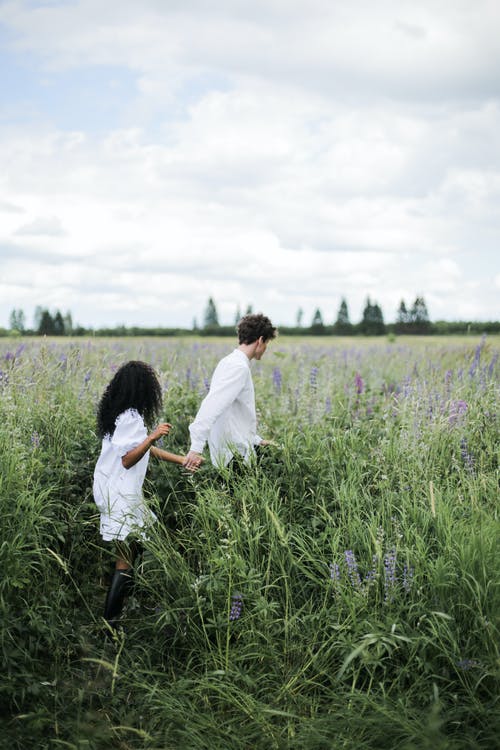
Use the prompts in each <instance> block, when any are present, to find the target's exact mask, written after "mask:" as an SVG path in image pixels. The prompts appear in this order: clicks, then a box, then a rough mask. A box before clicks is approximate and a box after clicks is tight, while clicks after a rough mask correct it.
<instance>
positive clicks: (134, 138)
mask: <svg viewBox="0 0 500 750" xmlns="http://www.w3.org/2000/svg"><path fill="white" fill-rule="evenodd" d="M499 23H500V5H499V3H498V0H454V2H449V1H448V0H418V2H417V1H416V0H414V1H412V2H408V0H377V1H376V2H374V0H252V2H248V1H245V2H243V0H214V1H213V2H208V0H141V2H140V3H139V2H136V0H119V2H118V0H106V2H102V0H66V1H62V0H29V1H28V0H7V1H6V2H5V1H2V0H0V71H1V75H0V326H4V327H8V325H9V317H10V313H11V311H12V310H13V309H23V310H24V311H25V315H26V322H27V325H32V321H33V313H34V310H35V307H36V306H37V305H40V306H42V307H46V308H48V309H49V310H51V311H55V310H57V309H59V310H61V312H62V313H63V314H65V313H66V312H67V311H70V312H71V314H72V317H73V321H74V322H75V323H79V324H80V325H83V326H85V327H100V326H115V325H120V324H125V325H139V326H157V325H159V326H165V327H169V326H181V327H191V325H192V324H193V321H194V320H196V322H197V323H198V325H202V324H203V316H204V311H205V309H206V304H207V300H208V298H209V297H210V296H211V297H213V299H214V301H215V304H216V307H217V311H218V316H219V322H220V323H221V324H225V325H232V324H233V323H234V320H235V316H236V314H237V311H238V310H240V311H241V312H244V311H245V310H246V309H247V307H248V306H249V305H251V306H252V308H253V310H254V312H258V311H262V312H264V313H266V314H267V315H269V316H270V317H271V319H272V320H273V323H276V324H278V325H280V324H281V325H294V324H295V322H296V320H297V312H298V310H299V309H301V310H302V311H303V318H302V322H303V324H304V325H308V324H309V323H310V322H311V320H312V317H313V315H314V312H315V310H316V308H319V309H320V311H321V313H322V317H323V320H324V322H325V323H333V322H334V321H335V319H336V317H337V313H338V309H339V306H340V303H341V300H342V298H345V300H346V301H347V305H348V310H349V315H350V319H351V322H353V323H356V322H358V321H359V320H360V318H361V315H362V311H363V308H364V306H365V303H366V300H367V298H368V297H369V298H370V300H371V301H372V302H374V301H375V302H378V304H379V305H380V306H381V308H382V311H383V314H384V319H385V320H386V322H392V321H393V320H394V319H395V317H396V314H397V309H398V307H399V304H400V301H401V300H402V299H403V300H404V301H405V303H406V306H407V307H410V306H411V305H412V303H413V302H414V300H415V298H416V296H423V297H424V299H425V302H426V304H427V308H428V311H429V315H430V318H431V319H432V320H471V321H472V320H498V319H500V304H499V300H500V261H499V257H500V253H499V245H500V242H499V240H500V211H499V208H500V45H499V44H498V29H499Z"/></svg>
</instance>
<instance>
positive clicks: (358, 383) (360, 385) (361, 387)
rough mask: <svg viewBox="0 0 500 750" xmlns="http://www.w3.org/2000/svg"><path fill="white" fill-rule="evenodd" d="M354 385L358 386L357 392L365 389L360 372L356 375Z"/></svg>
mask: <svg viewBox="0 0 500 750" xmlns="http://www.w3.org/2000/svg"><path fill="white" fill-rule="evenodd" d="M354 385H355V387H356V393H363V391H364V390H365V383H364V380H363V378H362V377H361V375H360V374H359V372H357V373H356V375H355V376H354Z"/></svg>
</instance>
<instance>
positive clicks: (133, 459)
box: [122, 422, 172, 469]
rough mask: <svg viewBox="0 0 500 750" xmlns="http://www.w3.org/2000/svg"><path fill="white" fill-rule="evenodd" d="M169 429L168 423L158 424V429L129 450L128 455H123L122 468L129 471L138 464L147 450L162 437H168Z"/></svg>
mask: <svg viewBox="0 0 500 750" xmlns="http://www.w3.org/2000/svg"><path fill="white" fill-rule="evenodd" d="M171 428H172V425H171V424H168V422H163V423H162V424H159V425H158V427H157V428H156V429H155V430H153V432H152V433H151V434H150V435H148V436H147V438H146V439H145V440H143V442H142V443H139V445H136V446H135V448H132V450H129V451H128V453H125V455H124V456H122V466H123V467H124V468H125V469H131V468H132V466H135V465H136V464H137V463H139V461H140V460H141V458H143V457H144V456H145V455H146V453H147V452H148V450H150V448H151V446H152V445H153V443H154V442H155V441H156V440H158V439H159V438H161V437H162V436H163V435H168V433H169V432H170V430H171ZM155 450H157V449H155Z"/></svg>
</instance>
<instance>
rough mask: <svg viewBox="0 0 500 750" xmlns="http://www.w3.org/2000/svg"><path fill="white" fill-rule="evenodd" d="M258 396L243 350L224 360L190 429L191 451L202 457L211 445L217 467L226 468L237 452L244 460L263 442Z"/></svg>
mask: <svg viewBox="0 0 500 750" xmlns="http://www.w3.org/2000/svg"><path fill="white" fill-rule="evenodd" d="M256 429H257V416H256V413H255V392H254V388H253V382H252V374H251V371H250V361H249V359H248V357H247V356H246V354H244V353H243V352H242V351H241V350H240V349H235V350H234V351H233V352H231V354H228V356H227V357H224V358H223V359H221V361H220V362H219V364H218V365H217V367H216V368H215V370H214V373H213V375H212V382H211V384H210V390H209V392H208V394H207V395H206V396H205V398H204V399H203V401H202V403H201V406H200V408H199V410H198V414H197V415H196V417H195V420H194V422H193V423H192V424H191V425H190V426H189V432H190V435H191V450H192V451H196V453H201V452H202V451H203V448H204V447H205V443H206V442H207V441H208V447H209V449H210V458H211V460H212V463H213V464H215V465H216V466H220V465H221V464H222V465H224V466H227V464H228V463H229V461H230V460H231V458H232V457H233V455H234V452H235V451H237V452H238V453H240V454H241V455H242V456H243V458H244V459H245V460H248V458H249V457H250V455H251V454H252V453H253V452H254V446H255V445H258V444H259V443H260V442H261V438H260V437H259V436H258V435H257V432H256Z"/></svg>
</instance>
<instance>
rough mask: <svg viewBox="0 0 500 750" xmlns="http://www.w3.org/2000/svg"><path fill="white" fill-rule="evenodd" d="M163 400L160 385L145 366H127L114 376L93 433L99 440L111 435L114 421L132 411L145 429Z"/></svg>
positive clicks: (158, 411)
mask: <svg viewBox="0 0 500 750" xmlns="http://www.w3.org/2000/svg"><path fill="white" fill-rule="evenodd" d="M162 402H163V398H162V392H161V385H160V381H159V380H158V376H157V375H156V373H155V371H154V370H153V368H152V367H151V366H150V365H148V364H146V362H136V361H132V362H127V363H126V364H124V365H122V366H121V367H120V369H119V370H117V372H115V374H114V376H113V378H112V380H111V382H110V383H109V385H108V387H107V388H106V390H105V391H104V393H103V394H102V397H101V400H100V401H99V406H98V408H97V431H98V433H99V436H100V437H101V438H103V437H104V436H105V435H112V434H113V432H114V431H115V422H116V418H117V417H118V416H119V415H120V414H121V413H122V412H124V411H126V410H127V409H136V410H137V411H138V412H139V414H140V415H141V417H142V418H143V419H144V422H145V424H146V425H147V426H148V427H152V423H153V420H154V419H155V417H157V416H158V414H159V413H160V409H161V406H162Z"/></svg>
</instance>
